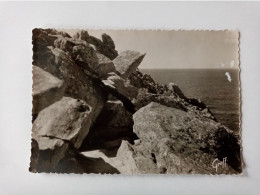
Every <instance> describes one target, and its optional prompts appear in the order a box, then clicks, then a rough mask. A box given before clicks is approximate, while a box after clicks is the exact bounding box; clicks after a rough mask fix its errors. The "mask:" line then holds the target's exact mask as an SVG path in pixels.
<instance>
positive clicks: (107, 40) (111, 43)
mask: <svg viewBox="0 0 260 195" xmlns="http://www.w3.org/2000/svg"><path fill="white" fill-rule="evenodd" d="M102 41H103V43H104V44H106V45H108V46H109V47H111V48H112V49H115V48H116V46H115V43H114V41H113V39H112V38H111V37H110V36H109V35H108V34H106V33H104V34H102Z"/></svg>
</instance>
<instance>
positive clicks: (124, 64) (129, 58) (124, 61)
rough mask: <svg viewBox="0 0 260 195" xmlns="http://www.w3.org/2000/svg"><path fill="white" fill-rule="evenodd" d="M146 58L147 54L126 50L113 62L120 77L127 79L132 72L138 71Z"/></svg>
mask: <svg viewBox="0 0 260 195" xmlns="http://www.w3.org/2000/svg"><path fill="white" fill-rule="evenodd" d="M144 56H145V54H141V53H139V52H136V51H130V50H126V51H123V52H121V53H120V54H119V56H117V57H116V59H114V61H113V62H114V64H115V67H116V70H117V71H118V72H119V73H120V74H121V75H120V76H121V77H122V78H124V79H126V78H128V77H129V75H130V74H131V73H132V72H134V71H136V69H137V67H138V66H139V65H140V63H141V62H142V60H143V58H144Z"/></svg>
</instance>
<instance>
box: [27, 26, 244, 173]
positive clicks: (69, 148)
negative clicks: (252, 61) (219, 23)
mask: <svg viewBox="0 0 260 195" xmlns="http://www.w3.org/2000/svg"><path fill="white" fill-rule="evenodd" d="M32 47H33V52H32V58H33V62H32V80H33V86H32V96H33V97H32V101H33V102H32V103H33V107H32V139H31V159H30V160H31V161H30V168H29V171H30V172H33V173H42V172H44V173H80V174H83V173H86V174H88V173H94V174H127V175H140V174H206V175H219V174H228V175H233V174H236V175H237V174H241V173H242V171H243V170H242V169H243V158H242V154H241V151H242V146H241V122H240V119H241V111H240V98H241V97H240V62H239V31H237V30H228V29H223V30H152V29H148V30H123V29H122V30H119V29H118V30H105V29H104V30H93V29H54V28H45V29H43V28H34V29H33V30H32Z"/></svg>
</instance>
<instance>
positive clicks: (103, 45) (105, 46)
mask: <svg viewBox="0 0 260 195" xmlns="http://www.w3.org/2000/svg"><path fill="white" fill-rule="evenodd" d="M102 37H103V36H102ZM109 38H110V39H111V40H109ZM109 38H108V37H107V36H105V38H104V39H103V38H102V39H103V41H104V42H102V41H101V40H100V39H98V38H96V37H93V36H90V35H89V34H88V32H87V31H84V30H83V31H79V32H77V33H76V34H75V35H74V39H81V40H84V41H86V42H87V43H89V44H91V45H93V46H94V47H95V49H96V50H97V51H98V52H99V53H101V54H103V55H105V56H106V57H108V58H109V59H110V60H113V59H115V58H116V57H117V56H118V53H117V51H116V50H115V47H114V46H113V40H112V38H111V37H109Z"/></svg>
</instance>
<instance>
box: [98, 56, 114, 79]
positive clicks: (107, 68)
mask: <svg viewBox="0 0 260 195" xmlns="http://www.w3.org/2000/svg"><path fill="white" fill-rule="evenodd" d="M97 58H98V65H97V66H96V67H95V68H94V71H95V72H97V73H98V74H99V75H100V76H104V75H106V74H107V73H110V72H115V70H116V68H115V65H114V63H113V62H112V61H111V60H110V59H109V58H107V57H106V56H104V55H103V54H100V53H97Z"/></svg>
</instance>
